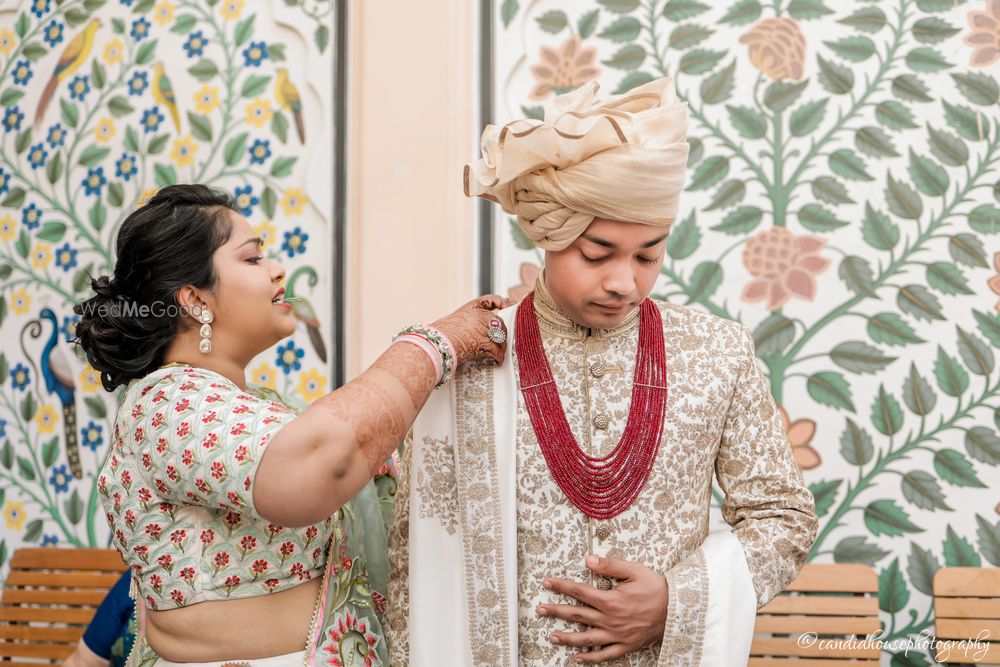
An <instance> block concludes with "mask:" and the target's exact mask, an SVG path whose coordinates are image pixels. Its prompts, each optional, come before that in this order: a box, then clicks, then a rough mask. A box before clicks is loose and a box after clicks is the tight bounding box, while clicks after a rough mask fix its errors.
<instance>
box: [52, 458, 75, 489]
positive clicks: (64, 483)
mask: <svg viewBox="0 0 1000 667" xmlns="http://www.w3.org/2000/svg"><path fill="white" fill-rule="evenodd" d="M70 479H72V478H71V477H70V474H69V470H67V469H66V464H65V463H63V464H61V465H57V466H55V467H54V468H52V474H51V475H50V476H49V484H51V485H52V488H53V489H54V490H55V492H56V493H66V492H67V491H69V480H70Z"/></svg>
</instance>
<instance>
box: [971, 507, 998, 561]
mask: <svg viewBox="0 0 1000 667" xmlns="http://www.w3.org/2000/svg"><path fill="white" fill-rule="evenodd" d="M976 526H977V528H976V537H978V538H979V551H980V552H981V553H982V554H983V556H985V557H986V560H987V561H989V563H990V564H991V565H993V566H998V567H1000V521H997V522H996V523H994V524H991V523H990V522H989V521H987V520H986V519H984V518H983V517H981V516H979V515H978V514H976Z"/></svg>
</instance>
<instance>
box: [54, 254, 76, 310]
mask: <svg viewBox="0 0 1000 667" xmlns="http://www.w3.org/2000/svg"><path fill="white" fill-rule="evenodd" d="M76 254H77V251H76V248H72V247H70V245H69V243H68V242H67V243H63V244H62V245H61V246H59V249H58V250H56V266H58V267H61V268H62V270H63V271H69V270H70V269H72V268H73V267H74V266H76ZM67 319H68V318H67Z"/></svg>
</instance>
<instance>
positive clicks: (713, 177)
mask: <svg viewBox="0 0 1000 667" xmlns="http://www.w3.org/2000/svg"><path fill="white" fill-rule="evenodd" d="M728 173H729V158H727V157H723V156H721V155H715V156H713V157H710V158H708V159H707V160H705V161H704V162H702V163H701V164H700V165H698V168H697V169H695V170H694V174H693V175H692V176H691V183H690V184H689V185H688V190H704V189H706V188H710V187H712V186H713V185H715V184H716V183H718V182H719V181H721V180H722V179H723V178H725V177H726V175H727V174H728Z"/></svg>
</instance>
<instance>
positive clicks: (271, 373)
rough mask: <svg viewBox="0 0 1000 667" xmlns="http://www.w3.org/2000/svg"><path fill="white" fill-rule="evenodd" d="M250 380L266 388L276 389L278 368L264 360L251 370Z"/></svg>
mask: <svg viewBox="0 0 1000 667" xmlns="http://www.w3.org/2000/svg"><path fill="white" fill-rule="evenodd" d="M251 377H252V378H253V379H252V382H253V383H254V384H256V385H259V386H261V387H267V388H268V389H277V379H278V369H277V368H275V367H274V366H272V365H271V364H269V363H267V362H266V361H265V362H264V363H262V364H261V365H260V366H258V367H257V368H255V369H254V370H253V375H252V376H251Z"/></svg>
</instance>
